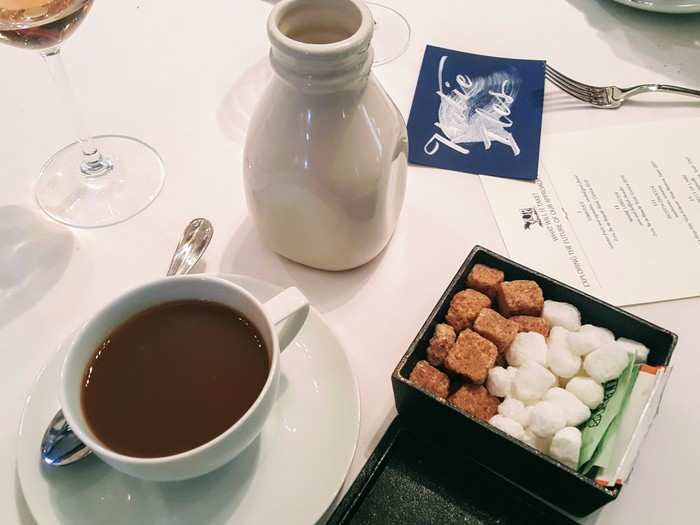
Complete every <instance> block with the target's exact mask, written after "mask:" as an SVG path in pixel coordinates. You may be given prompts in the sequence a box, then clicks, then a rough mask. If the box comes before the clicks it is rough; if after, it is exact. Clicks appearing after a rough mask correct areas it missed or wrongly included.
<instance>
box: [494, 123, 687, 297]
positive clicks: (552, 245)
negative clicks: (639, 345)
mask: <svg viewBox="0 0 700 525" xmlns="http://www.w3.org/2000/svg"><path fill="white" fill-rule="evenodd" d="M698 131H700V119H688V120H675V121H665V122H656V123H653V124H644V125H641V126H635V127H620V128H614V129H611V128H608V129H605V130H591V131H578V132H572V133H564V134H557V135H548V136H545V137H543V146H542V156H541V157H542V160H541V162H540V169H539V177H538V179H537V181H535V182H523V181H514V180H507V179H498V178H494V177H482V178H481V180H482V183H483V185H484V188H485V190H486V194H487V196H488V198H489V201H490V204H491V207H492V209H493V212H494V214H495V216H496V220H497V222H498V226H499V228H500V230H501V235H502V236H503V240H504V242H505V244H506V247H507V249H508V251H509V252H510V256H511V257H512V258H513V259H515V260H517V261H519V262H522V263H523V264H525V265H528V266H530V267H532V268H533V269H536V270H539V271H542V272H543V273H546V274H549V275H551V276H552V277H555V278H558V279H560V280H562V281H564V282H566V283H568V284H570V285H572V286H575V287H576V288H579V289H581V290H583V291H585V292H587V293H590V294H592V295H595V296H598V297H600V298H602V299H604V300H607V301H609V302H611V303H613V304H616V305H630V304H639V303H648V302H655V301H664V300H670V299H678V298H683V297H690V296H696V295H700V142H698V138H697V137H698Z"/></svg>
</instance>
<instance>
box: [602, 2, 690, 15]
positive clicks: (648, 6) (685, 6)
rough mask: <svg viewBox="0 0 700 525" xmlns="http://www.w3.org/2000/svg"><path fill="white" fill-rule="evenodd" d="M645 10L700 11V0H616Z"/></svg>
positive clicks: (678, 12) (681, 12)
mask: <svg viewBox="0 0 700 525" xmlns="http://www.w3.org/2000/svg"><path fill="white" fill-rule="evenodd" d="M615 1H616V2H618V3H620V4H624V5H628V6H630V7H636V8H637V9H643V10H644V11H653V12H656V13H670V14H679V15H680V14H688V13H700V0H615Z"/></svg>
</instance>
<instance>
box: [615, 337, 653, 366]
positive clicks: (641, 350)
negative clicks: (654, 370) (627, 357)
mask: <svg viewBox="0 0 700 525" xmlns="http://www.w3.org/2000/svg"><path fill="white" fill-rule="evenodd" d="M617 342H618V343H620V344H622V345H625V349H626V350H627V351H628V352H629V353H630V354H633V355H634V361H635V363H646V362H647V358H648V357H649V349H648V348H647V347H646V346H644V345H643V344H642V343H640V342H638V341H633V340H632V339H627V338H626V337H620V338H619V339H618V340H617Z"/></svg>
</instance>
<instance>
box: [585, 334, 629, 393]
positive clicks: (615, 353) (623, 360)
mask: <svg viewBox="0 0 700 525" xmlns="http://www.w3.org/2000/svg"><path fill="white" fill-rule="evenodd" d="M628 363H629V354H628V352H627V347H626V346H625V345H624V343H618V342H617V341H613V342H612V343H606V344H604V345H603V346H601V347H600V348H599V349H598V350H594V351H593V352H591V353H590V354H588V355H587V356H586V358H585V359H584V360H583V369H584V370H585V371H586V373H587V374H588V375H589V376H591V377H592V378H593V379H595V380H596V381H598V382H599V383H605V382H606V381H610V380H611V379H617V378H618V377H620V374H621V373H622V371H623V370H624V369H625V368H627V365H628Z"/></svg>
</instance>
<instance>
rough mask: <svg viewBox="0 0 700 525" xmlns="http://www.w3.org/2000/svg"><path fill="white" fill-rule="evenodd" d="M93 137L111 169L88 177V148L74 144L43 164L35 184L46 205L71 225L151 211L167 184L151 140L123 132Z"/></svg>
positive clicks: (105, 222) (103, 223) (40, 201)
mask: <svg viewBox="0 0 700 525" xmlns="http://www.w3.org/2000/svg"><path fill="white" fill-rule="evenodd" d="M92 140H93V142H94V144H95V146H96V147H97V149H98V150H99V151H100V152H102V155H103V156H104V157H105V159H108V160H109V161H111V163H112V165H113V166H112V169H110V170H109V171H108V172H107V173H105V174H104V175H101V176H98V177H86V176H85V175H83V173H82V172H81V171H80V165H81V162H82V161H83V152H82V149H81V147H80V144H79V143H78V142H74V143H73V144H69V145H68V146H66V147H65V148H63V149H61V150H60V151H58V152H57V153H56V154H54V156H53V157H51V158H50V159H49V160H48V161H47V162H46V164H44V166H43V167H42V168H41V174H40V176H39V180H38V182H37V185H36V190H35V196H36V201H37V203H38V204H39V206H40V207H41V209H42V210H44V211H45V212H46V214H47V215H49V217H51V218H52V219H54V220H56V221H58V222H62V223H63V224H67V225H68V226H75V227H78V228H99V227H101V226H109V225H110V224H116V223H119V222H123V221H125V220H127V219H129V218H131V217H133V216H134V215H136V214H138V213H139V212H141V211H143V210H144V209H146V208H147V207H148V206H149V205H150V204H151V203H152V202H153V201H154V200H155V198H156V197H157V196H158V194H159V193H160V190H161V189H162V188H163V183H164V182H165V168H164V166H163V161H162V160H161V158H160V155H158V153H157V152H156V150H154V149H153V148H152V147H150V146H149V145H148V144H145V143H144V142H141V141H140V140H137V139H134V138H131V137H124V136H121V135H101V136H97V137H93V139H92Z"/></svg>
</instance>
